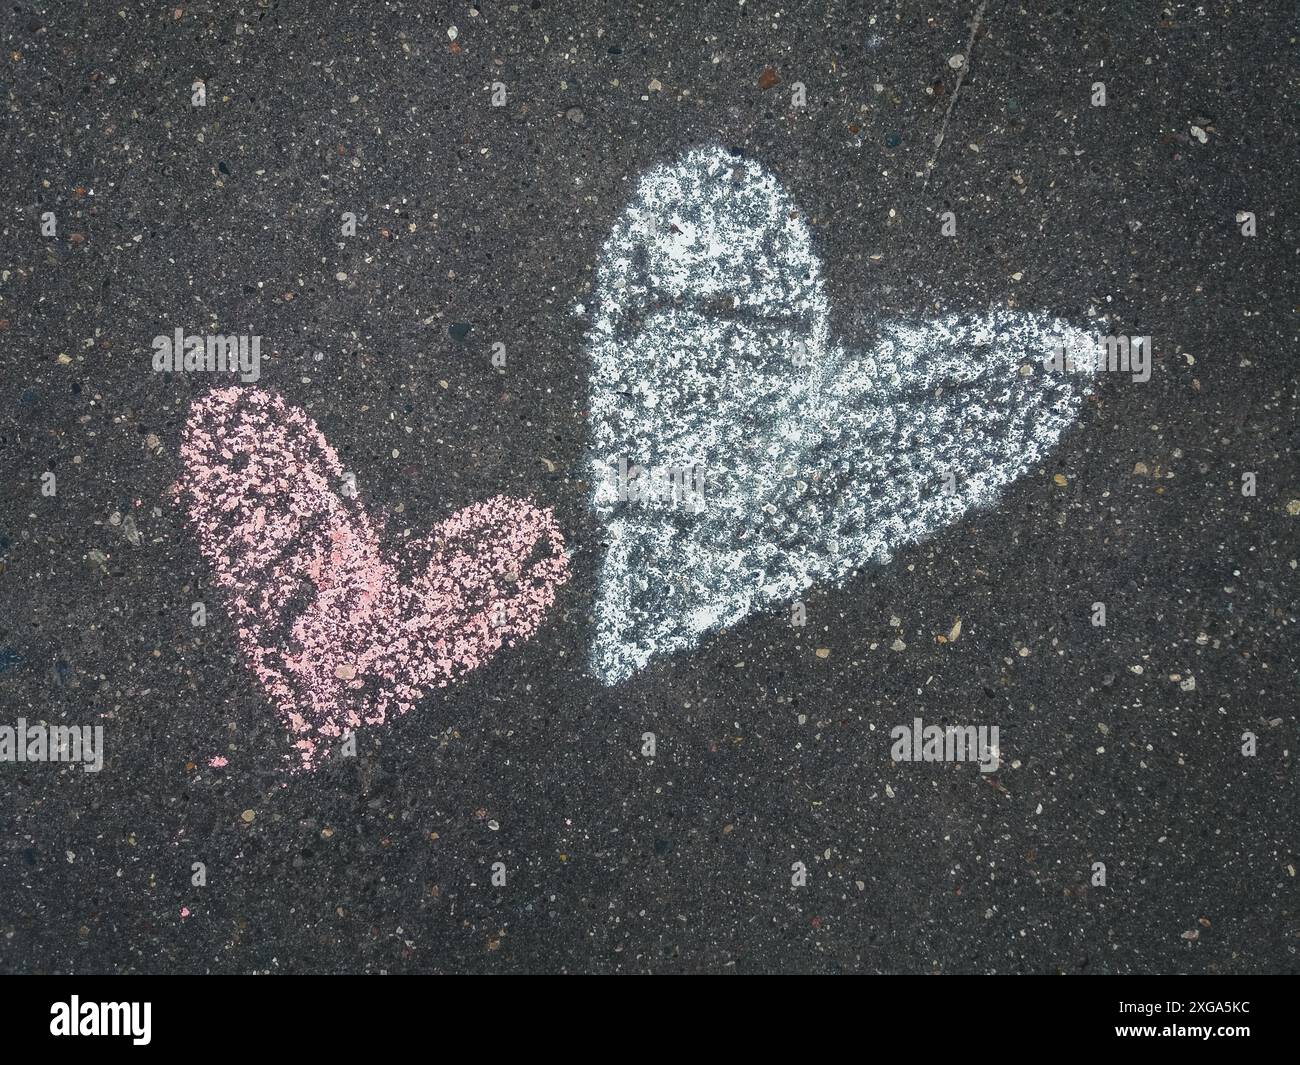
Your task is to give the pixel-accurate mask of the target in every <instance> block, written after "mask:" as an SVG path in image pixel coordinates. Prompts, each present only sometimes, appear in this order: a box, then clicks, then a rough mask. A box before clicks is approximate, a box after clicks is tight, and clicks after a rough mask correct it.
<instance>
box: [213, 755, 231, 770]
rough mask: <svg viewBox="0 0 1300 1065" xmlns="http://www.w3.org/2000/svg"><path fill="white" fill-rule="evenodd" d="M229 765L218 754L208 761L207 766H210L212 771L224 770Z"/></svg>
mask: <svg viewBox="0 0 1300 1065" xmlns="http://www.w3.org/2000/svg"><path fill="white" fill-rule="evenodd" d="M229 764H230V763H229V762H227V761H226V760H225V758H223V757H222V756H221V755H219V754H218V755H215V756H213V757H212V758H209V759H208V765H210V766H211V767H212V768H213V769H224V768H225V767H226V766H228V765H229Z"/></svg>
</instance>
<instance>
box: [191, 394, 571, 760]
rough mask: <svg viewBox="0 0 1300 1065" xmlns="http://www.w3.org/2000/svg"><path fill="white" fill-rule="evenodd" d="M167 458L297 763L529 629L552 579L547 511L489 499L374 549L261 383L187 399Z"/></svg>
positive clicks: (315, 436) (312, 444) (332, 466)
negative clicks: (175, 463)
mask: <svg viewBox="0 0 1300 1065" xmlns="http://www.w3.org/2000/svg"><path fill="white" fill-rule="evenodd" d="M181 460H182V463H183V467H184V473H183V474H182V476H181V478H180V480H179V481H178V482H177V485H176V487H175V495H176V498H177V499H178V500H180V501H182V502H183V503H184V504H185V506H186V508H187V511H188V514H189V518H190V520H191V523H192V525H193V527H194V529H195V532H196V534H197V538H198V545H199V551H200V553H201V554H202V556H203V558H204V559H205V560H206V561H207V563H208V564H209V565H210V566H211V567H212V569H213V572H214V573H215V577H216V583H217V584H218V585H219V586H220V587H221V588H223V589H224V590H225V592H226V593H227V597H228V604H229V609H230V611H231V613H232V615H233V617H234V621H235V625H236V632H237V636H238V641H239V645H240V648H241V650H242V653H243V655H244V657H245V659H246V660H247V662H248V663H249V665H250V666H251V668H252V670H253V672H254V673H255V674H256V676H257V678H258V679H259V680H260V681H261V683H262V685H263V686H264V688H265V689H266V691H267V693H268V694H269V696H270V698H271V701H272V703H273V705H274V706H275V708H276V710H277V711H278V713H279V714H280V716H281V718H282V720H283V721H284V723H285V725H286V726H287V727H288V729H289V731H290V732H291V733H292V734H293V737H294V746H295V748H296V750H297V754H298V756H299V759H300V762H301V768H307V769H310V768H313V767H315V766H317V765H319V764H320V763H321V761H323V760H324V759H325V758H326V757H328V756H329V754H330V751H331V749H332V748H333V747H335V746H336V745H337V744H338V740H339V738H340V737H342V736H343V735H344V733H346V732H348V731H350V730H352V729H357V728H360V727H362V726H367V725H380V724H382V723H383V722H384V721H385V720H386V719H387V718H388V716H389V715H390V714H402V713H405V712H406V711H407V710H409V709H410V708H411V707H412V706H413V705H414V704H415V702H416V700H417V699H419V698H420V696H421V695H422V694H423V693H424V692H427V691H428V690H430V689H432V688H435V687H443V686H445V685H447V684H448V683H450V682H451V681H453V680H455V679H456V678H458V677H460V676H462V675H464V674H465V673H468V672H469V671H470V670H472V669H475V668H476V667H478V666H480V665H482V664H483V663H484V662H486V661H487V660H488V659H489V658H491V657H492V655H493V654H495V653H496V652H497V651H498V650H499V649H500V648H501V647H503V646H511V645H513V644H515V643H517V642H518V641H519V640H523V639H526V638H527V637H529V636H531V635H532V633H533V632H535V631H536V630H537V628H538V626H539V625H540V624H541V622H542V619H543V617H544V616H545V614H546V612H547V610H548V609H549V608H550V606H551V605H552V603H553V602H554V600H555V594H556V590H557V588H559V586H560V585H562V584H564V583H565V581H566V580H567V579H568V573H569V568H568V558H567V556H566V554H565V550H564V539H563V537H562V536H561V535H560V531H559V529H558V527H557V526H556V524H555V520H554V518H553V517H552V514H551V512H550V510H546V509H539V508H538V507H535V506H533V505H532V504H531V503H528V502H525V501H523V500H518V499H509V498H507V497H505V496H496V497H494V498H492V499H488V500H486V501H485V502H482V503H475V504H473V505H472V506H468V507H466V508H465V509H463V510H461V511H458V512H457V513H455V514H453V515H452V516H451V517H450V518H448V519H447V520H446V521H444V522H442V523H441V524H440V525H438V526H436V527H435V528H434V529H433V531H432V532H431V533H430V534H429V535H428V536H424V537H421V538H419V539H416V540H414V541H409V542H404V543H403V544H402V546H401V548H400V549H399V550H398V551H396V552H395V553H393V554H392V555H388V554H386V553H385V552H384V551H382V550H381V547H380V536H379V532H378V530H377V529H376V527H375V524H374V523H373V522H372V521H371V519H370V517H369V515H368V514H367V513H366V511H365V509H364V508H363V507H362V506H361V504H360V503H359V502H358V501H357V499H356V498H349V494H348V493H344V492H342V491H341V486H342V485H343V484H344V483H345V473H344V469H343V466H342V465H341V464H340V462H339V459H338V456H337V454H335V452H334V449H333V448H332V447H330V445H329V443H328V442H327V441H326V440H325V438H324V436H322V435H321V433H320V431H319V429H317V427H316V424H315V423H314V422H313V421H312V419H311V418H309V417H308V416H307V414H306V413H305V412H304V411H302V410H301V409H299V408H297V407H293V406H290V405H289V404H287V403H285V401H284V400H283V399H282V398H280V397H279V396H277V395H273V394H271V393H269V392H265V391H263V390H261V389H250V388H239V387H230V388H224V389H219V390H216V391H213V392H210V393H208V394H207V395H206V396H205V397H203V398H202V399H200V400H199V401H197V402H196V403H195V404H194V405H193V407H192V409H191V412H190V418H189V422H188V425H187V427H186V430H185V435H184V440H183V443H182V446H181Z"/></svg>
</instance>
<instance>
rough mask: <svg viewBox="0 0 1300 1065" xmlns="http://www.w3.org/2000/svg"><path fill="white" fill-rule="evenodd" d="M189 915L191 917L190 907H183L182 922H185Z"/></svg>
mask: <svg viewBox="0 0 1300 1065" xmlns="http://www.w3.org/2000/svg"><path fill="white" fill-rule="evenodd" d="M189 915H190V908H189V907H188V906H182V907H181V920H182V921H183V920H185V918H186V917H188V916H189Z"/></svg>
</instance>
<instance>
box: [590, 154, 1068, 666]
mask: <svg viewBox="0 0 1300 1065" xmlns="http://www.w3.org/2000/svg"><path fill="white" fill-rule="evenodd" d="M591 313H592V323H591V328H590V332H589V334H588V338H587V346H588V351H589V354H590V356H591V359H592V372H591V386H590V389H591V390H590V419H591V453H590V457H589V469H588V475H589V481H590V484H591V485H592V486H593V489H592V493H593V494H592V503H593V506H594V509H595V511H596V514H597V516H598V517H599V518H600V520H601V521H602V523H603V525H604V527H605V538H606V544H607V546H606V554H605V557H604V561H603V564H602V568H601V572H600V576H599V587H598V590H597V599H596V638H595V641H594V643H593V647H592V668H593V671H594V672H595V673H596V675H597V676H598V677H600V678H601V679H602V680H603V681H604V682H605V683H607V684H614V683H617V682H619V681H621V680H623V679H625V678H626V677H628V676H630V675H632V674H633V673H635V672H636V671H638V670H640V669H641V668H643V667H644V666H645V665H646V663H647V662H649V661H650V659H651V658H652V657H654V656H656V655H661V654H665V653H667V652H671V651H675V650H680V649H682V648H687V647H690V646H692V645H694V644H695V643H696V642H697V641H698V640H699V638H700V636H701V635H702V634H704V633H707V632H709V631H711V630H715V629H720V628H725V627H727V626H729V625H733V624H735V623H736V622H738V621H740V620H741V619H742V618H744V617H745V616H746V615H748V614H750V613H752V612H753V611H755V610H758V609H760V608H763V607H764V606H770V605H773V604H777V603H782V602H786V601H789V600H791V599H793V598H795V597H797V596H798V594H799V593H800V592H801V591H803V590H804V589H807V588H808V587H810V586H811V585H813V584H816V583H831V584H839V583H842V582H843V581H844V580H846V579H847V578H848V577H849V576H851V575H852V574H853V573H854V571H856V570H858V569H860V568H861V567H862V566H864V565H867V564H870V563H884V562H887V561H888V560H889V558H890V556H891V554H892V553H893V552H894V551H896V550H897V549H898V548H899V547H901V546H903V545H905V544H908V543H911V542H914V541H917V540H920V539H922V538H923V537H926V536H928V535H930V534H931V533H933V532H935V531H936V530H938V529H940V528H942V527H943V526H945V525H947V524H949V523H951V522H953V521H955V520H956V519H957V518H959V517H960V516H961V515H962V514H965V513H967V512H968V511H970V510H971V509H972V508H975V507H982V506H986V505H988V504H990V503H992V502H993V501H994V500H995V499H996V498H997V497H998V494H999V492H1000V491H1001V490H1002V489H1003V488H1004V487H1005V486H1006V485H1007V484H1009V483H1010V482H1011V481H1012V480H1014V479H1015V478H1016V477H1018V476H1019V475H1020V474H1021V473H1022V472H1024V471H1025V469H1026V468H1027V467H1028V466H1029V465H1030V464H1032V463H1034V462H1036V461H1038V460H1039V459H1040V458H1041V457H1042V456H1043V455H1044V454H1046V453H1047V452H1048V450H1049V449H1051V448H1052V447H1053V445H1054V444H1055V443H1056V441H1057V439H1058V437H1060V435H1061V433H1062V431H1063V430H1064V429H1065V428H1066V427H1067V426H1068V425H1069V424H1070V423H1071V422H1072V421H1073V420H1074V418H1075V416H1076V414H1077V411H1078V408H1079V405H1080V401H1081V397H1082V396H1084V395H1085V394H1086V393H1087V391H1088V388H1089V381H1090V375H1088V374H1086V373H1074V374H1070V373H1056V372H1051V371H1050V370H1048V369H1046V368H1045V367H1044V358H1045V356H1047V354H1048V352H1049V350H1050V349H1051V348H1052V346H1053V345H1054V344H1061V343H1064V344H1066V345H1068V346H1070V347H1073V346H1074V345H1079V344H1087V343H1088V337H1087V335H1086V334H1085V333H1083V332H1082V331H1081V330H1079V329H1076V328H1074V327H1073V326H1071V325H1069V324H1067V323H1065V322H1063V321H1061V320H1059V319H1054V318H1050V317H1046V316H1043V315H1039V314H1030V313H1019V312H1011V311H1006V310H994V311H989V312H987V313H982V314H981V313H977V314H962V315H951V316H948V317H943V318H939V319H937V320H932V321H924V322H919V323H915V324H906V323H887V324H883V325H881V326H879V328H878V331H877V339H876V342H875V344H874V346H873V347H871V348H870V350H867V351H864V352H860V353H850V352H848V351H846V350H845V349H844V348H842V347H840V346H839V345H837V344H835V343H834V342H833V341H832V339H831V336H830V330H829V324H828V322H829V316H828V308H827V301H826V295H825V292H824V291H823V286H822V278H821V265H820V262H819V260H818V256H817V253H816V251H815V250H814V248H813V242H812V237H811V234H810V233H809V230H808V226H807V225H806V224H805V222H804V220H803V218H802V217H801V215H800V213H799V211H798V210H797V209H796V207H795V205H794V204H793V203H792V202H791V200H790V199H789V197H788V196H787V195H786V193H785V191H784V189H782V187H781V185H780V184H779V182H777V180H776V179H775V178H774V177H773V176H772V175H771V174H769V173H768V172H767V171H765V170H764V169H763V168H762V167H761V166H759V165H757V164H756V163H754V162H753V161H752V160H743V161H742V160H740V159H738V158H735V157H733V156H731V155H729V154H728V153H726V152H724V151H723V150H721V149H714V148H706V149H697V150H694V151H690V152H688V153H686V154H685V155H684V156H682V157H681V158H679V159H678V160H677V161H676V162H674V163H672V164H670V165H663V166H659V167H657V168H655V169H653V170H651V171H649V172H648V173H646V174H645V175H644V176H643V177H642V178H641V180H640V182H639V184H638V186H637V189H636V192H635V195H634V196H633V198H632V202H631V204H630V206H629V207H628V208H627V210H626V211H624V213H623V214H622V216H621V217H620V218H619V220H618V222H617V224H616V225H615V227H614V231H613V233H612V234H611V235H610V237H609V239H608V241H607V242H606V243H605V246H604V249H603V253H602V257H601V261H600V264H599V273H598V278H597V292H596V302H595V306H594V307H593V308H592V312H591ZM620 462H623V463H625V464H628V465H629V466H640V467H642V468H643V469H653V468H664V467H667V468H696V467H699V468H703V469H704V470H705V471H707V479H706V483H705V485H704V492H703V499H704V505H703V506H702V507H682V506H678V505H675V504H674V502H673V500H672V499H671V498H668V499H663V498H662V497H658V498H656V497H655V496H654V495H653V494H651V495H650V496H649V498H648V499H639V500H636V501H632V502H630V501H629V500H628V498H627V493H626V491H624V492H621V493H620V492H617V491H615V486H616V485H617V484H618V483H619V477H618V476H611V474H610V471H611V469H613V470H615V471H617V470H619V469H620V468H621V467H620Z"/></svg>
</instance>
